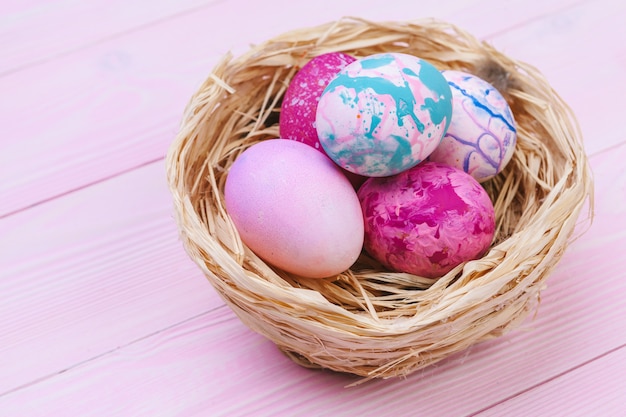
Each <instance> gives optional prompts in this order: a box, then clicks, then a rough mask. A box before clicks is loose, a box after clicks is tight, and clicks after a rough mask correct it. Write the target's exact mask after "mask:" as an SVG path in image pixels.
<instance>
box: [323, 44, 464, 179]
mask: <svg viewBox="0 0 626 417" xmlns="http://www.w3.org/2000/svg"><path fill="white" fill-rule="evenodd" d="M451 116H452V93H451V92H450V87H449V86H448V83H447V82H446V80H445V78H443V76H442V75H441V72H440V71H438V70H437V69H436V68H435V67H434V66H433V65H432V64H430V63H428V62H427V61H424V60H423V59H420V58H418V57H415V56H412V55H407V54H400V53H382V54H375V55H370V56H367V57H364V58H362V59H359V60H357V61H355V62H353V63H351V64H349V65H348V66H347V67H345V68H344V69H343V70H341V71H340V72H339V73H338V74H337V76H336V77H335V78H334V79H333V80H332V81H331V82H330V83H329V84H328V86H327V87H326V89H325V90H324V92H323V93H322V97H321V99H320V102H319V104H318V106H317V114H316V119H315V120H316V128H317V133H318V136H319V139H320V142H321V144H322V146H323V147H324V149H325V150H326V153H327V154H328V156H329V157H330V158H331V159H333V160H334V161H335V162H336V163H337V164H338V165H339V166H341V167H342V168H344V169H346V170H348V171H351V172H354V173H356V174H359V175H364V176H368V177H382V176H388V175H393V174H397V173H399V172H402V171H404V170H406V169H408V168H411V167H413V166H415V165H417V164H418V163H419V162H421V161H422V160H424V159H425V158H426V157H427V156H428V155H430V153H431V152H432V151H433V150H434V149H435V148H436V147H437V145H439V143H440V142H441V139H442V138H443V136H444V134H445V132H446V129H447V127H448V125H449V123H450V118H451Z"/></svg>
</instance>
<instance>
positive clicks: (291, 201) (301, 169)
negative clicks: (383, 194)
mask: <svg viewBox="0 0 626 417" xmlns="http://www.w3.org/2000/svg"><path fill="white" fill-rule="evenodd" d="M224 194H225V196H224V197H225V203H226V210H227V212H228V214H229V215H230V217H231V218H232V220H233V223H234V225H235V227H236V228H237V231H238V232H239V235H240V236H241V239H242V241H243V242H244V243H245V244H246V245H248V247H249V248H250V249H251V250H252V251H253V252H254V253H255V254H256V255H258V256H259V257H260V258H262V259H264V260H265V261H267V262H268V263H270V264H272V265H274V266H276V267H278V268H281V269H283V270H285V271H288V272H292V273H294V274H297V275H300V276H303V277H311V278H322V277H329V276H333V275H336V274H338V273H341V272H343V271H345V270H346V269H348V268H349V267H350V266H351V265H352V264H353V263H354V261H356V259H357V258H358V256H359V255H360V253H361V249H362V246H363V215H362V213H361V206H360V204H359V200H358V197H357V195H356V192H355V191H354V189H353V188H352V185H351V184H350V182H349V181H348V179H347V178H346V177H345V176H344V175H343V173H342V172H341V170H340V169H339V167H337V165H335V164H334V163H333V162H332V161H331V160H330V159H329V158H328V157H327V156H326V155H324V154H322V153H321V152H318V151H316V150H315V149H313V148H311V147H310V146H307V145H305V144H303V143H300V142H296V141H292V140H284V139H270V140H266V141H263V142H259V143H257V144H255V145H253V146H251V147H250V148H248V149H246V150H245V151H244V152H242V153H241V155H239V157H238V158H237V159H236V160H235V162H234V163H233V165H232V166H231V168H230V171H229V173H228V176H227V178H226V185H225V190H224Z"/></svg>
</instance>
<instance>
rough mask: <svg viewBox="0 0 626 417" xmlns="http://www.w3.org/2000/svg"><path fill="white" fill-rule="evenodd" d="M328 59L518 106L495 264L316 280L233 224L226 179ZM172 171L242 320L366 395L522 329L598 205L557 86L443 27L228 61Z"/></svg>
mask: <svg viewBox="0 0 626 417" xmlns="http://www.w3.org/2000/svg"><path fill="white" fill-rule="evenodd" d="M331 51H343V52H346V53H348V54H351V55H353V56H355V57H362V56H366V55H370V54H373V53H378V52H390V51H393V52H404V53H409V54H413V55H416V56H419V57H421V58H423V59H426V60H428V61H430V62H431V63H433V64H434V65H435V66H437V67H438V68H439V69H460V70H463V71H467V72H470V73H474V74H476V75H478V76H480V77H482V78H484V79H486V80H487V81H489V82H491V83H492V84H494V85H495V86H496V87H497V88H498V89H499V90H500V92H501V93H503V95H504V96H505V97H506V98H507V100H508V101H509V104H510V106H511V108H512V111H513V113H514V115H515V118H516V121H517V124H518V141H517V148H516V151H515V154H514V157H513V159H512V160H511V162H510V163H509V164H508V165H507V167H506V169H505V170H504V172H502V173H501V174H499V175H498V176H497V177H496V178H494V179H492V180H490V181H488V182H486V183H484V184H483V185H484V186H485V188H486V189H487V191H488V192H489V194H490V196H491V197H492V201H493V202H494V205H495V209H496V221H497V229H496V236H495V238H494V242H493V244H492V246H491V249H490V250H489V252H488V253H487V254H486V255H485V256H484V257H483V258H481V259H479V260H476V261H471V262H468V263H466V264H464V265H461V266H459V267H457V268H455V269H454V270H452V271H451V272H450V273H448V274H447V275H445V276H444V277H443V278H441V279H439V280H438V281H433V280H429V279H426V278H421V277H417V276H414V275H410V274H402V273H391V272H388V271H385V270H383V269H382V268H381V266H380V265H378V264H377V263H376V262H375V261H373V260H372V259H370V258H368V257H367V256H366V255H365V254H363V255H362V256H361V258H360V259H359V260H358V262H357V263H356V264H355V265H354V266H353V268H352V269H351V270H349V271H346V272H345V273H343V274H340V275H338V276H336V277H334V278H331V279H324V280H316V279H303V278H298V277H295V276H292V275H290V274H287V273H285V272H283V271H280V270H277V269H275V268H272V267H271V266H269V265H267V264H265V263H264V262H263V261H262V260H261V259H259V258H258V257H257V256H255V255H254V254H253V253H252V252H251V251H250V250H249V249H248V248H246V247H245V245H244V244H243V243H242V242H241V240H240V237H239V235H238V233H237V230H236V229H235V227H234V225H233V224H232V222H231V220H230V218H229V216H228V213H226V211H225V208H224V202H223V198H224V194H223V191H224V183H225V179H226V174H227V172H228V169H229V167H230V165H231V164H232V162H233V161H234V160H235V158H237V156H238V155H239V154H240V153H241V152H242V151H243V150H244V149H246V148H247V147H249V146H250V145H252V144H254V143H256V142H258V141H260V140H263V139H267V138H273V137H277V136H278V124H277V121H278V111H279V109H280V100H281V97H282V95H283V94H284V92H285V90H286V88H287V85H288V83H289V81H290V79H291V77H292V76H293V75H294V74H295V72H296V71H297V69H298V68H299V67H301V66H302V65H304V64H305V63H306V62H308V60H310V59H311V58H312V57H314V56H316V55H319V54H322V53H326V52H331ZM167 169H168V179H169V184H170V187H171V192H172V195H173V199H174V206H175V211H176V219H177V223H178V226H179V229H180V233H181V237H182V240H183V243H184V246H185V248H186V250H187V252H188V253H189V255H190V257H191V258H192V259H193V260H194V261H195V262H196V263H197V264H198V265H199V267H200V268H201V269H202V271H203V272H204V274H205V275H206V277H207V278H208V279H209V281H210V282H211V284H212V285H213V286H214V287H215V288H216V290H217V291H218V292H219V294H220V295H221V296H222V297H223V299H224V300H225V301H226V302H227V303H228V305H229V306H230V307H231V308H232V309H233V310H234V311H235V312H236V314H237V315H238V316H239V317H240V319H241V320H242V321H243V322H244V323H245V324H246V325H248V326H249V327H250V328H252V329H253V330H255V331H257V332H259V333H261V334H263V335H265V336H266V337H267V338H269V339H271V340H272V341H273V342H275V343H276V344H277V345H278V346H279V348H280V349H281V350H283V351H284V352H285V353H287V354H288V355H289V356H290V357H291V358H292V359H294V360H295V361H297V362H298V363H300V364H302V365H305V366H313V367H324V368H329V369H333V370H336V371H342V372H350V373H353V374H357V375H361V376H364V377H366V379H368V378H376V377H390V376H400V375H407V374H409V373H411V372H413V371H415V370H417V369H420V368H422V367H425V366H427V365H429V364H432V363H435V362H437V361H439V360H441V359H443V358H445V357H447V356H448V355H450V354H452V353H455V352H458V351H461V350H463V349H465V348H467V347H469V346H471V345H473V344H475V343H478V342H481V341H484V340H487V339H490V338H493V337H498V336H500V335H502V334H503V333H505V332H506V331H508V330H510V329H513V328H515V327H516V326H517V325H519V324H520V322H521V321H522V320H524V318H525V317H526V316H527V315H528V313H529V312H531V311H532V310H533V309H534V308H535V307H536V305H537V303H538V301H539V294H540V291H541V290H543V289H544V287H545V281H546V279H547V277H548V275H549V273H550V272H551V271H552V269H553V268H554V267H555V265H556V264H557V263H558V261H559V260H560V259H561V257H562V255H563V252H564V250H565V248H566V246H567V245H568V243H569V242H570V241H571V235H572V232H573V230H574V227H575V225H576V223H577V221H578V217H579V213H580V211H581V209H582V207H583V205H584V203H585V200H586V199H588V198H589V199H590V200H592V195H593V183H592V175H591V172H590V170H589V166H588V162H587V157H586V155H585V153H584V150H583V145H582V140H581V135H580V131H579V129H578V127H577V125H576V122H575V118H574V116H573V115H572V112H571V110H570V109H569V107H568V106H567V105H566V104H565V103H564V102H563V101H562V100H561V98H560V97H559V96H558V94H557V93H556V92H555V91H554V90H553V89H552V88H551V87H550V85H549V84H548V83H547V81H546V80H545V79H544V77H543V76H542V75H541V74H540V73H539V72H538V71H537V70H536V69H535V68H533V67H532V66H530V65H528V64H525V63H522V62H518V61H516V60H514V59H512V58H509V57H507V56H505V55H503V54H502V53H500V52H498V51H497V50H495V49H494V48H492V47H491V46H489V45H488V44H486V43H483V42H480V41H478V40H477V39H475V38H474V37H473V36H472V35H470V34H468V33H466V32H464V31H462V30H460V29H459V28H457V27H454V26H452V25H449V24H446V23H444V22H439V21H432V20H427V21H417V22H387V23H374V22H369V21H364V20H360V19H354V18H346V19H342V20H340V21H337V22H333V23H329V24H326V25H322V26H319V27H315V28H307V29H302V30H298V31H294V32H290V33H287V34H284V35H281V36H279V37H277V38H274V39H272V40H270V41H267V42H265V43H263V44H261V45H258V46H255V47H252V48H251V49H250V50H249V51H248V52H247V53H246V54H244V55H243V56H240V57H238V58H236V59H234V58H233V57H231V56H226V57H224V58H223V59H222V60H221V61H220V62H219V63H218V64H217V65H216V67H215V68H214V70H213V72H212V73H211V74H210V75H209V76H208V78H207V80H206V82H205V83H204V84H203V85H202V86H201V87H200V89H199V91H198V92H197V93H196V94H195V95H194V96H193V97H192V99H191V101H190V103H189V105H188V107H187V109H186V112H185V115H184V120H183V123H182V126H181V129H180V133H179V134H178V136H177V138H176V140H175V141H174V142H173V144H172V146H171V149H170V152H169V154H168V158H167ZM590 207H593V204H592V202H591V204H590ZM591 216H592V213H591V210H590V212H589V213H588V217H587V219H588V220H589V219H590V218H591Z"/></svg>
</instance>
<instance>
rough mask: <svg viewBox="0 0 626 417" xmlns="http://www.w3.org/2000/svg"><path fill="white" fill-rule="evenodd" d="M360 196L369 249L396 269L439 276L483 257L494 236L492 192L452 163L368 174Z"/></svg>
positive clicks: (370, 252)
mask: <svg viewBox="0 0 626 417" xmlns="http://www.w3.org/2000/svg"><path fill="white" fill-rule="evenodd" d="M358 196H359V200H360V202H361V207H362V209H363V215H364V218H365V249H366V250H367V252H368V253H369V254H370V255H371V256H372V257H374V258H375V259H377V260H378V261H379V262H381V263H382V264H383V265H385V266H386V267H387V268H389V269H391V270H394V271H397V272H408V273H411V274H415V275H419V276H423V277H427V278H438V277H441V276H443V275H445V274H446V273H447V272H449V271H450V270H452V269H453V268H454V267H456V266H457V265H459V264H461V263H463V262H465V261H469V260H472V259H477V258H479V257H480V256H482V255H483V254H484V253H485V251H486V250H487V249H488V248H489V245H490V244H491V241H492V239H493V235H494V230H495V213H494V208H493V205H492V203H491V200H490V198H489V195H488V194H487V192H486V191H485V190H484V188H482V186H481V185H480V184H479V183H478V182H477V181H476V180H475V179H474V178H472V177H471V176H470V175H469V174H467V173H465V172H463V171H461V170H459V169H457V168H454V167H451V166H449V165H445V164H440V163H435V162H423V163H421V164H419V165H417V166H415V167H413V168H411V169H409V170H407V171H404V172H402V173H400V174H398V175H395V176H391V177H384V178H369V179H368V180H367V181H365V183H364V184H363V185H362V186H361V188H360V189H359V192H358Z"/></svg>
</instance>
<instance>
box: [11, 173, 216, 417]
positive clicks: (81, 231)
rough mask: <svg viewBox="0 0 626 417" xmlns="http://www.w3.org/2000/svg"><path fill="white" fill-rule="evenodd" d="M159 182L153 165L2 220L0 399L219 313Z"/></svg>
mask: <svg viewBox="0 0 626 417" xmlns="http://www.w3.org/2000/svg"><path fill="white" fill-rule="evenodd" d="M164 177H165V174H164V166H163V163H162V162H159V163H154V164H151V165H149V166H146V167H144V168H141V169H138V170H135V171H133V172H130V173H128V174H125V175H123V176H120V177H116V178H114V179H111V180H109V181H106V182H102V183H100V184H98V185H95V186H93V187H89V188H87V189H84V190H81V191H80V192H77V193H73V194H71V195H67V196H64V197H63V198H62V199H57V200H54V201H51V202H49V203H47V204H45V205H42V206H38V207H35V208H33V209H31V210H27V211H23V212H21V213H18V214H16V215H14V216H12V217H10V218H7V219H2V220H0V236H1V239H0V265H2V268H0V294H2V298H1V299H0V317H1V318H2V319H1V320H0V394H1V393H4V392H6V391H7V390H10V389H13V388H16V387H18V386H21V385H24V384H27V383H29V382H31V381H33V380H36V379H38V378H42V377H46V376H47V375H50V374H55V373H58V372H62V371H63V370H64V369H67V368H68V367H70V366H72V365H74V364H76V363H80V362H83V361H87V360H89V359H91V358H93V357H96V356H99V355H102V354H103V353H105V352H108V351H110V350H114V349H116V348H118V347H119V346H124V345H126V344H128V343H131V342H132V341H134V340H138V339H141V338H143V337H146V336H147V335H150V334H152V333H154V332H158V331H161V330H162V329H164V328H167V327H168V326H171V325H174V324H176V323H179V322H181V321H183V320H186V319H188V318H190V317H193V316H195V315H198V314H200V313H203V312H206V311H207V310H210V309H211V308H215V307H216V306H219V305H222V301H221V300H220V299H219V298H218V296H217V294H216V293H215V292H214V291H212V289H211V287H210V285H209V284H208V282H207V281H206V279H205V278H204V276H202V274H201V273H200V271H199V269H198V268H197V267H196V265H195V264H193V263H192V262H191V260H190V259H189V258H188V257H187V254H186V253H185V252H184V250H183V248H182V244H181V243H180V241H179V240H178V239H177V237H178V232H177V230H176V226H175V224H174V221H173V219H172V202H171V197H170V195H169V191H168V190H167V187H166V184H165V179H164ZM1 414H2V413H0V415H1Z"/></svg>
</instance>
